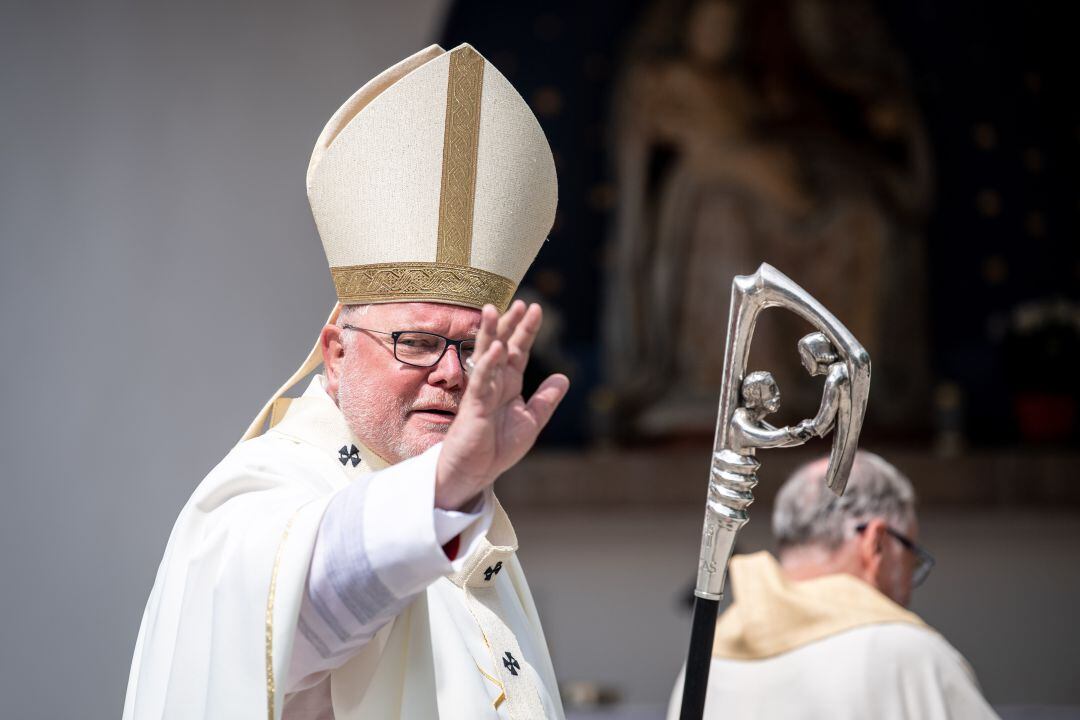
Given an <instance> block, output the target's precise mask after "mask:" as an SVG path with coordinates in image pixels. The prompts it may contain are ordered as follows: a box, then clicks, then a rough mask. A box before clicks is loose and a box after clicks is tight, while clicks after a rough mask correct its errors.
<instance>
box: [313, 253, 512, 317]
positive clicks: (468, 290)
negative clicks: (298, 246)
mask: <svg viewBox="0 0 1080 720" xmlns="http://www.w3.org/2000/svg"><path fill="white" fill-rule="evenodd" d="M330 275H331V276H332V277H333V279H334V287H335V288H337V295H338V300H339V301H340V302H341V304H342V305H362V304H364V303H382V302H408V301H424V300H427V301H430V302H440V301H441V302H448V303H453V304H455V305H467V306H469V307H476V308H479V307H483V306H484V305H485V304H487V303H491V304H492V305H494V306H496V307H497V308H499V310H506V308H507V307H508V306H509V305H510V300H511V299H512V298H513V297H514V290H515V289H516V287H517V286H516V285H515V283H513V282H511V281H510V280H508V279H506V278H504V277H503V276H501V275H496V274H495V273H490V272H487V271H486V270H479V269H477V268H473V267H468V266H462V265H450V264H445V263H439V262H433V263H432V262H398V263H380V264H374V265H348V266H345V267H332V268H330Z"/></svg>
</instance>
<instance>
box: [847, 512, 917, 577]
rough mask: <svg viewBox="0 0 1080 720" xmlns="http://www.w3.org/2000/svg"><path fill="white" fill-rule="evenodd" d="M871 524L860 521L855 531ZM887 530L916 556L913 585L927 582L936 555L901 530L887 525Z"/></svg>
mask: <svg viewBox="0 0 1080 720" xmlns="http://www.w3.org/2000/svg"><path fill="white" fill-rule="evenodd" d="M869 525H870V523H860V524H859V525H856V526H855V532H857V533H862V532H866V528H867V527H869ZM885 532H887V533H889V535H891V536H892V537H894V538H896V541H897V542H899V543H900V544H901V545H903V546H904V549H905V550H907V551H908V552H910V553H911V554H912V555H914V556H915V569H914V570H912V571H911V586H912V587H919V586H920V585H922V584H923V583H924V582H926V578H928V577H929V576H930V571H931V570H933V569H934V556H933V555H931V554H930V553H929V552H927V550H926V548H924V547H923V546H922V545H919V543H917V542H915V541H914V540H912V539H911V538H909V537H908V536H906V535H904V534H903V533H902V532H900V531H899V530H895V529H893V528H891V527H889V526H888V525H886V526H885Z"/></svg>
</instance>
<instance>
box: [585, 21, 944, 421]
mask: <svg viewBox="0 0 1080 720" xmlns="http://www.w3.org/2000/svg"><path fill="white" fill-rule="evenodd" d="M614 123H615V130H616V132H615V139H616V142H615V146H614V150H613V152H614V156H615V157H614V160H615V172H616V179H617V181H618V191H619V203H618V209H617V216H616V227H615V232H614V236H613V238H612V246H611V247H610V261H611V264H610V271H609V273H608V277H609V287H608V288H607V308H606V313H605V332H606V336H605V351H606V352H607V354H608V357H607V360H608V362H606V363H605V367H608V368H611V375H610V376H609V378H608V382H607V390H608V393H607V395H606V396H605V399H606V402H605V403H603V405H602V406H603V407H604V408H606V409H607V411H608V413H607V419H608V421H609V423H608V430H609V431H610V432H611V433H612V434H613V435H615V436H616V437H623V438H628V437H637V436H646V437H660V438H664V437H680V436H687V435H691V436H693V435H702V436H704V435H706V434H708V433H710V432H711V426H712V423H713V416H714V414H715V410H716V408H715V397H716V391H717V388H719V387H720V382H721V377H720V373H721V369H722V367H723V361H724V357H723V346H724V338H723V332H722V330H721V329H720V328H721V327H722V318H723V317H724V316H725V314H726V309H727V306H728V300H729V298H728V285H729V281H730V278H731V277H733V276H734V275H737V274H741V273H748V272H750V271H752V270H753V268H755V267H756V266H757V265H758V263H760V262H762V261H766V262H770V263H773V264H775V265H777V266H778V267H781V268H785V269H787V270H788V271H789V272H791V273H792V274H793V275H794V276H795V277H797V278H798V281H799V283H800V284H802V285H803V286H804V287H806V288H807V289H808V290H809V291H810V292H812V293H813V294H814V295H815V296H816V297H817V298H819V299H820V300H821V302H822V303H823V304H825V305H826V306H828V307H830V308H832V309H833V310H834V311H835V313H836V315H837V316H838V317H839V318H841V319H842V320H843V321H844V322H845V323H846V324H847V325H848V327H849V328H850V329H851V331H852V332H853V333H854V334H855V335H857V336H858V337H860V338H863V339H864V340H865V343H866V346H867V348H868V349H869V350H870V351H871V352H872V353H873V354H874V355H875V356H876V357H879V358H883V360H882V361H881V362H880V364H879V375H878V377H879V378H880V381H879V384H878V386H877V387H876V388H875V393H878V392H880V393H881V395H879V397H881V402H880V403H879V404H877V406H876V407H877V408H878V410H879V411H880V412H878V411H875V417H876V418H877V419H878V420H879V421H882V422H884V423H886V424H892V425H894V426H901V427H903V426H905V423H907V421H908V419H909V418H911V417H913V416H914V415H915V413H916V411H917V410H918V408H919V407H920V403H921V400H922V398H923V396H924V395H925V388H926V383H925V368H926V363H925V359H924V357H923V348H922V346H921V345H920V344H919V342H917V341H915V342H911V341H910V339H911V338H918V337H921V320H922V316H921V308H920V305H919V302H920V299H921V297H922V294H923V293H922V292H921V289H922V286H923V280H922V263H921V258H922V247H921V240H920V237H919V226H920V223H921V221H922V218H923V217H924V214H925V212H926V209H927V206H928V202H929V197H930V194H931V182H930V156H929V150H928V147H927V143H926V139H925V134H924V131H923V128H922V123H921V120H920V118H919V114H918V110H917V108H916V106H915V103H914V101H913V99H912V98H911V92H910V89H909V87H908V80H907V78H906V75H905V72H904V68H903V63H902V60H901V58H900V57H899V56H898V55H897V53H896V52H895V50H894V49H893V48H892V46H891V44H890V42H889V41H888V38H887V37H886V36H885V33H884V31H883V28H882V27H881V24H880V22H879V21H878V19H877V17H876V16H875V14H874V12H873V10H872V6H871V4H870V3H869V2H868V1H867V0H859V1H857V2H839V0H808V1H807V2H801V3H791V4H787V3H777V2H755V3H749V2H736V1H735V0H698V1H697V2H689V3H688V2H676V1H675V0H657V1H656V2H654V3H653V4H652V6H651V7H650V9H649V11H648V12H647V13H646V14H645V16H644V17H643V21H642V24H641V29H640V30H639V32H638V35H637V37H636V42H635V43H634V44H633V45H632V47H631V50H630V53H629V55H628V57H627V61H626V63H625V65H624V68H623V71H622V75H621V82H620V85H619V89H618V91H617V95H616V101H615V113H614ZM841 278H843V280H842V281H841ZM901 297H902V298H903V299H904V303H903V304H900V303H899V302H898V300H899V299H900V298H901ZM886 327H888V328H889V333H888V334H885V333H883V332H882V330H883V329H884V328H886ZM804 328H805V326H804V325H802V324H800V322H799V321H798V320H792V319H789V318H787V317H784V318H777V319H776V320H775V322H769V324H768V325H766V326H764V327H762V328H761V330H760V331H759V333H758V336H757V337H758V341H757V342H756V343H755V346H754V352H755V357H754V358H753V362H754V363H755V364H758V365H765V366H768V367H770V368H771V369H772V370H773V373H774V375H775V376H776V380H777V381H778V382H779V384H780V385H783V386H784V387H790V388H793V390H792V391H791V393H790V400H791V406H792V407H793V408H795V409H796V410H798V411H799V412H801V411H802V410H803V409H804V408H805V409H807V410H809V408H810V407H812V405H813V404H814V403H815V402H816V399H815V398H814V397H813V393H812V391H811V389H810V388H807V387H805V383H800V382H795V380H796V378H798V376H800V375H801V372H800V371H799V369H798V368H797V367H796V366H794V365H793V364H792V363H790V362H787V358H788V353H789V351H786V348H790V347H791V346H790V343H791V342H792V341H793V340H794V339H795V338H797V337H799V336H800V335H802V334H803V333H804V332H805V329H804ZM895 336H903V337H906V338H908V339H909V341H908V342H905V343H904V345H903V346H900V345H899V344H896V345H894V344H892V343H893V340H892V337H895Z"/></svg>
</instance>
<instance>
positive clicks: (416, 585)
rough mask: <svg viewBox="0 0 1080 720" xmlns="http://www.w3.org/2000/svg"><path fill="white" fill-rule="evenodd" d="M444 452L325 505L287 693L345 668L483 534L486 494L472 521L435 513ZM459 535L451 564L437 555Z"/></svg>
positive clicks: (374, 476)
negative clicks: (437, 474) (437, 476)
mask: <svg viewBox="0 0 1080 720" xmlns="http://www.w3.org/2000/svg"><path fill="white" fill-rule="evenodd" d="M441 449H442V444H441V443H440V444H438V445H436V446H434V447H432V448H431V449H429V450H428V451H427V452H425V453H423V454H422V455H418V456H417V457H415V458H411V459H409V460H405V461H403V462H400V463H398V464H396V465H393V466H391V467H389V468H386V469H385V470H381V471H379V472H375V473H371V474H369V475H364V476H363V477H361V478H359V479H357V480H355V481H354V482H353V483H352V484H350V485H349V486H348V487H347V488H345V489H343V490H341V491H339V492H338V493H337V494H336V495H335V496H334V497H333V499H331V501H330V503H329V504H328V505H327V508H326V512H325V514H324V515H323V518H322V521H321V523H320V525H319V534H318V537H317V538H316V541H315V547H314V550H313V552H312V559H311V568H310V569H309V571H308V579H307V587H306V588H305V592H304V597H303V600H302V602H301V608H300V617H299V619H298V622H297V633H296V639H295V642H294V645H293V652H292V659H291V663H290V667H289V674H288V680H287V683H286V693H291V692H296V691H299V690H303V689H305V688H308V687H312V686H314V685H315V684H317V683H318V682H320V681H321V680H322V679H323V678H324V677H325V676H326V673H327V672H329V671H330V670H333V669H334V668H337V667H340V666H341V665H343V664H344V663H345V662H346V661H347V660H348V659H349V658H350V657H352V656H353V655H354V654H355V653H356V652H357V651H359V650H360V648H362V647H363V646H364V645H365V644H366V643H367V642H369V641H370V640H371V639H372V638H373V637H374V636H375V633H376V632H378V630H379V629H380V628H381V627H383V626H384V625H385V624H386V623H388V622H389V621H390V620H391V619H393V618H394V616H396V615H397V614H398V613H400V612H401V611H402V610H403V609H405V607H406V606H407V605H408V604H409V602H410V601H411V600H412V598H413V597H414V596H415V595H416V594H417V593H419V592H421V591H422V590H424V589H425V588H426V587H427V586H428V585H430V584H431V583H432V582H434V581H435V580H437V579H438V578H440V577H442V576H444V575H447V574H449V573H450V572H452V571H453V570H455V569H457V568H456V567H455V566H456V565H460V563H461V560H460V559H463V558H464V557H465V556H467V555H468V552H469V551H471V549H472V547H473V546H475V544H476V543H477V542H478V541H479V539H480V538H481V537H483V535H484V533H486V532H487V529H488V527H490V525H491V517H492V514H493V511H494V509H493V506H494V502H493V501H492V500H491V499H490V498H489V494H490V491H488V492H486V493H485V494H484V495H483V496H482V498H481V501H480V503H481V504H480V507H477V508H470V510H473V512H456V511H444V510H439V509H437V508H435V468H436V466H437V464H438V458H439V452H440V450H441ZM457 535H460V536H461V540H460V548H461V552H459V554H458V558H459V560H458V561H457V562H455V563H451V561H450V560H448V559H447V557H446V554H445V553H444V552H443V549H442V546H443V545H445V544H446V543H447V542H448V541H449V540H450V539H452V538H453V537H455V536H457Z"/></svg>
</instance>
